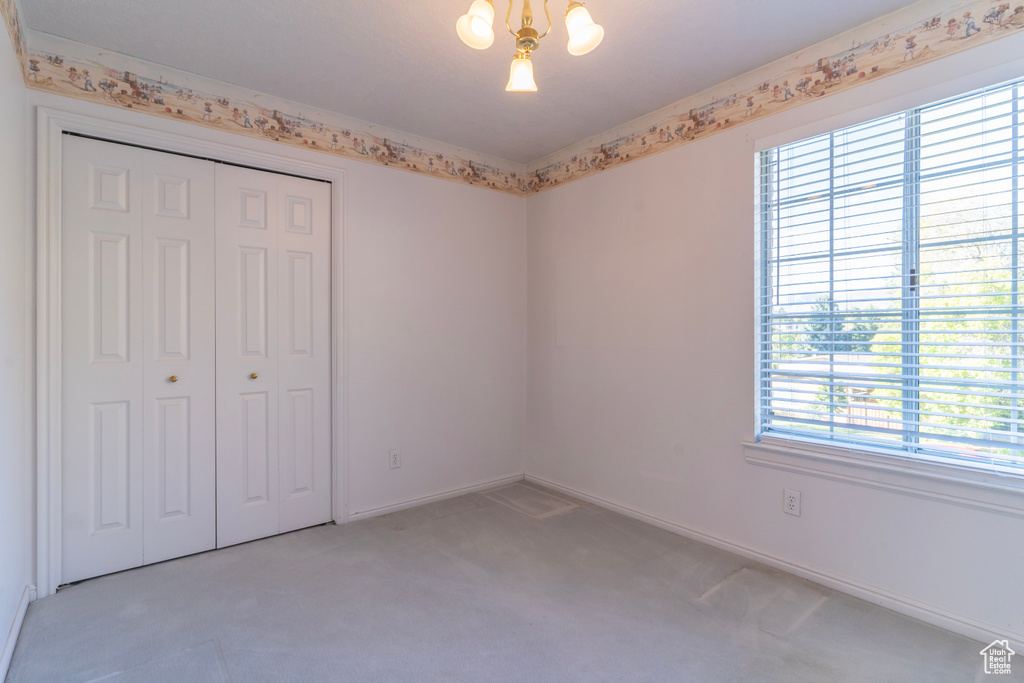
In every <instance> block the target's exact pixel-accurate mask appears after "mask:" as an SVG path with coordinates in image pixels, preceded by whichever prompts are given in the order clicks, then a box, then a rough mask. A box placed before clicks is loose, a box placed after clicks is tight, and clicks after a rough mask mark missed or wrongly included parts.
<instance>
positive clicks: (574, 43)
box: [565, 6, 604, 57]
mask: <svg viewBox="0 0 1024 683" xmlns="http://www.w3.org/2000/svg"><path fill="white" fill-rule="evenodd" d="M565 28H566V30H568V32H569V54H571V55H576V56H577V57H579V56H580V55H585V54H587V53H588V52H590V51H591V50H593V49H594V48H595V47H597V46H598V45H600V44H601V41H602V40H603V39H604V29H603V28H601V26H599V25H598V24H595V23H594V20H593V19H591V18H590V12H588V11H587V8H586V7H583V6H579V7H573V8H572V9H571V10H570V11H569V13H568V14H566V15H565Z"/></svg>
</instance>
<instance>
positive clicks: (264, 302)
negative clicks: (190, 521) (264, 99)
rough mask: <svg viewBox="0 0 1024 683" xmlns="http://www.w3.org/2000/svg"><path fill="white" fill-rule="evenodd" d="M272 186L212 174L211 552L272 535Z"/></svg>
mask: <svg viewBox="0 0 1024 683" xmlns="http://www.w3.org/2000/svg"><path fill="white" fill-rule="evenodd" d="M277 182H278V176H275V175H273V174H270V173H264V172H261V171H253V170H250V169H243V168H237V167H233V166H224V165H220V166H218V167H217V169H216V185H217V199H216V206H217V210H216V258H217V266H216V271H217V288H216V292H217V293H216V300H217V373H216V374H217V411H216V412H217V545H218V546H219V547H224V546H228V545H233V544H235V543H242V542H244V541H250V540H253V539H255V538H262V537H264V536H270V535H273V534H276V533H277V532H278V506H279V503H280V494H279V444H278V419H277V415H278V405H279V399H278V388H277V387H278V363H277V355H278V335H277V326H278V297H277V296H276V292H277V288H278V268H277V261H278V256H277V254H278V247H277V242H278V236H277V235H278V227H279V216H278V210H277V190H276V184H277Z"/></svg>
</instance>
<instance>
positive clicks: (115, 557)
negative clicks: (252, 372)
mask: <svg viewBox="0 0 1024 683" xmlns="http://www.w3.org/2000/svg"><path fill="white" fill-rule="evenodd" d="M142 157H143V153H142V150H138V149H135V148H132V147H126V146H122V145H113V144H109V143H103V142H98V141H95V140H87V139H84V138H76V137H70V136H69V137H67V138H65V140H64V145H63V155H62V182H61V202H62V221H61V226H62V227H61V230H62V237H61V264H62V271H61V362H62V371H61V437H62V440H61V473H60V479H61V482H62V484H63V485H62V489H61V565H62V567H61V582H63V583H66V582H69V581H78V580H81V579H84V578H89V577H91V576H97V575H100V574H106V573H109V572H114V571H120V570H122V569H127V568H130V567H135V566H138V565H140V564H142V562H143V531H144V519H143V451H144V447H143V436H144V431H143V427H144V425H143V403H144V401H143V372H144V368H143V360H142V356H143V354H142V347H143V341H142V340H143V324H142V315H143V314H142V303H143V302H142V298H141V297H139V296H137V295H136V293H137V292H139V291H141V283H142V271H143V267H142V248H143V230H142V223H143V220H142V219H143V212H142V193H143V187H142V173H143V159H142Z"/></svg>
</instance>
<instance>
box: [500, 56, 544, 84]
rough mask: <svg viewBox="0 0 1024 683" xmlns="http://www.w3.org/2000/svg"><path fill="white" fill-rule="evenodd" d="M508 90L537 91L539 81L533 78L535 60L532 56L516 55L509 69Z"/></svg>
mask: <svg viewBox="0 0 1024 683" xmlns="http://www.w3.org/2000/svg"><path fill="white" fill-rule="evenodd" d="M505 90H506V91H507V92H537V83H536V81H534V80H533V62H531V61H530V57H529V56H526V57H519V56H516V58H515V59H513V60H512V67H511V68H510V69H509V71H508V85H506V86H505Z"/></svg>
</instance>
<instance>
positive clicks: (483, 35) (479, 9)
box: [455, 0, 494, 50]
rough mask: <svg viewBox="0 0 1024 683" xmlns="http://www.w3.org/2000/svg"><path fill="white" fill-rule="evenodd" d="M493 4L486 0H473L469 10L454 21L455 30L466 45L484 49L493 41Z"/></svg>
mask: <svg viewBox="0 0 1024 683" xmlns="http://www.w3.org/2000/svg"><path fill="white" fill-rule="evenodd" d="M493 22H494V5H492V4H491V3H490V2H488V1H487V0H474V2H473V4H472V5H471V6H470V8H469V12H467V13H466V14H463V15H462V16H461V17H459V20H458V21H457V22H455V31H456V32H457V33H458V34H459V38H461V39H462V42H464V43H465V44H466V45H469V46H470V47H471V48H473V49H475V50H486V49H487V48H489V47H490V46H491V43H493V42H494V29H492V28H491V24H492V23H493Z"/></svg>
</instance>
